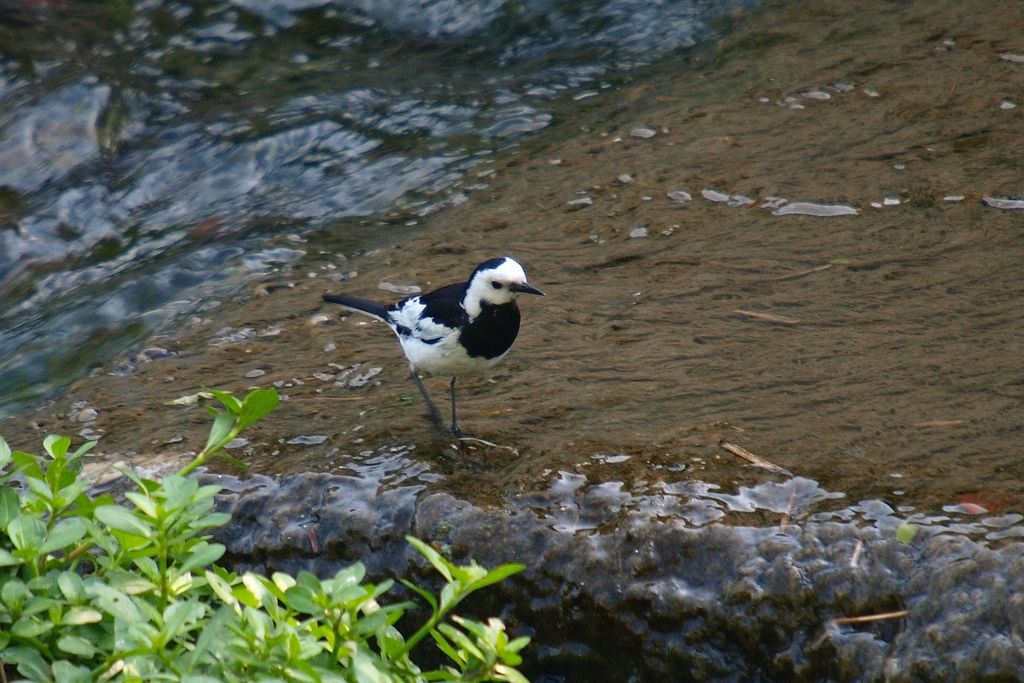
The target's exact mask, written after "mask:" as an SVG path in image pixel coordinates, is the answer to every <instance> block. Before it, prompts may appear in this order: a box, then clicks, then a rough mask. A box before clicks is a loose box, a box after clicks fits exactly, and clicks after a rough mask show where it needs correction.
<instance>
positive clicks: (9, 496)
mask: <svg viewBox="0 0 1024 683" xmlns="http://www.w3.org/2000/svg"><path fill="white" fill-rule="evenodd" d="M19 506H20V503H19V502H18V492H17V491H15V490H14V489H12V488H11V487H10V486H5V485H3V484H0V529H6V528H7V525H8V524H10V523H11V520H12V519H14V518H15V517H17V516H18V510H19Z"/></svg>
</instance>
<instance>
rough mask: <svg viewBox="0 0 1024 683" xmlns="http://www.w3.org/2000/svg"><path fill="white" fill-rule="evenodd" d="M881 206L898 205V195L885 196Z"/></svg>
mask: <svg viewBox="0 0 1024 683" xmlns="http://www.w3.org/2000/svg"><path fill="white" fill-rule="evenodd" d="M882 205H883V206H899V205H900V200H899V198H898V197H886V198H885V199H883V200H882Z"/></svg>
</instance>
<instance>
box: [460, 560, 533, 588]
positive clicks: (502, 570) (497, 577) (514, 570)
mask: <svg viewBox="0 0 1024 683" xmlns="http://www.w3.org/2000/svg"><path fill="white" fill-rule="evenodd" d="M524 569H526V565H525V564H503V565H500V566H498V567H495V568H494V569H492V570H491V571H489V572H487V574H486V575H485V576H484V577H483V578H481V579H477V580H476V581H474V582H473V583H471V584H469V586H467V589H468V590H470V591H475V590H479V589H480V588H484V587H486V586H490V585H492V584H495V583H498V582H499V581H504V580H505V579H507V578H508V577H510V576H512V575H513V574H518V573H519V572H521V571H523V570H524Z"/></svg>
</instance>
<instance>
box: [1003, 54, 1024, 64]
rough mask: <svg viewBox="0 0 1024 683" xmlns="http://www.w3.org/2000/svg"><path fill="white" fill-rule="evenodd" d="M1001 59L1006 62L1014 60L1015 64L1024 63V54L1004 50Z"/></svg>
mask: <svg viewBox="0 0 1024 683" xmlns="http://www.w3.org/2000/svg"><path fill="white" fill-rule="evenodd" d="M999 59H1002V60H1003V61H1005V62H1013V63H1014V64H1024V54H1020V53H1017V52H1004V53H1003V54H1001V55H999Z"/></svg>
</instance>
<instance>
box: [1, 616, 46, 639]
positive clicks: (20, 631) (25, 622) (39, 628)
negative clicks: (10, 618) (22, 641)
mask: <svg viewBox="0 0 1024 683" xmlns="http://www.w3.org/2000/svg"><path fill="white" fill-rule="evenodd" d="M52 628H53V623H51V622H49V621H43V620H42V619H36V618H35V617H21V618H20V619H18V620H17V621H16V622H14V626H11V633H12V634H13V635H15V636H17V637H18V638H35V637H36V636H41V635H42V634H44V633H46V632H47V631H49V630H50V629H52Z"/></svg>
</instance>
